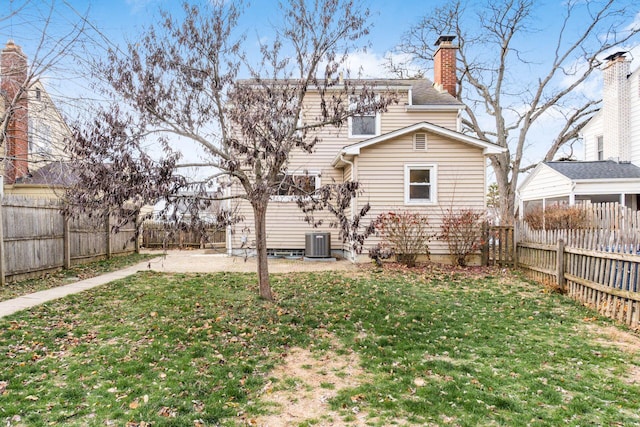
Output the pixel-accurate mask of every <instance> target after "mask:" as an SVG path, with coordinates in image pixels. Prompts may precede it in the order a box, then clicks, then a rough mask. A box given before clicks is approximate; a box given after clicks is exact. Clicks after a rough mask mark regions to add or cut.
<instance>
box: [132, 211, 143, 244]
mask: <svg viewBox="0 0 640 427" xmlns="http://www.w3.org/2000/svg"><path fill="white" fill-rule="evenodd" d="M139 217H140V213H139V212H137V213H136V217H135V218H134V219H133V223H134V225H135V228H136V231H135V233H134V238H135V239H136V242H135V244H134V251H135V253H137V254H139V253H140V229H141V228H142V221H140V218H139Z"/></svg>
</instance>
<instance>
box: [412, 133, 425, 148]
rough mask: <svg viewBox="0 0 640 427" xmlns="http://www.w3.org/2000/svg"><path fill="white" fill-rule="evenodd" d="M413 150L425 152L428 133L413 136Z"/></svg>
mask: <svg viewBox="0 0 640 427" xmlns="http://www.w3.org/2000/svg"><path fill="white" fill-rule="evenodd" d="M413 149H414V150H416V151H425V150H426V149H427V134H426V133H416V134H414V135H413Z"/></svg>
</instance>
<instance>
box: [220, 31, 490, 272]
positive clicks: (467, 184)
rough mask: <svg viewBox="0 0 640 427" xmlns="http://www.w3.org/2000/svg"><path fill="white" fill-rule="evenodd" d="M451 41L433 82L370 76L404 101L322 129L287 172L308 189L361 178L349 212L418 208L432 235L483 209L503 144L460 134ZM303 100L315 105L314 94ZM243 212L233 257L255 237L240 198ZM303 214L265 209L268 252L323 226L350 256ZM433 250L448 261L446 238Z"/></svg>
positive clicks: (298, 245) (285, 205) (443, 41)
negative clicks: (465, 212)
mask: <svg viewBox="0 0 640 427" xmlns="http://www.w3.org/2000/svg"><path fill="white" fill-rule="evenodd" d="M452 40H453V37H450V36H443V37H440V38H439V40H438V50H437V52H436V54H435V56H434V67H435V73H434V74H435V78H434V83H432V82H431V81H429V80H428V79H410V80H406V79H405V80H403V79H379V80H371V81H369V82H368V83H369V84H370V85H372V86H373V87H375V88H376V89H377V90H379V91H380V92H384V91H388V90H393V91H395V93H396V94H397V96H398V99H399V102H398V103H397V104H394V105H391V106H389V107H388V110H387V111H385V112H383V113H378V114H371V115H364V116H357V117H352V118H350V119H349V120H348V123H347V126H343V127H341V128H339V129H336V128H334V127H327V128H326V129H323V130H322V131H321V132H322V134H321V142H320V143H319V144H318V145H317V146H316V149H315V151H314V152H313V153H312V154H305V153H302V152H296V153H293V154H292V156H291V158H290V161H289V165H288V168H289V169H288V173H289V174H291V175H292V176H294V177H295V176H296V174H297V175H298V176H300V177H301V181H302V180H304V181H305V182H304V184H305V185H308V186H309V187H310V188H313V187H316V188H317V187H319V186H320V185H322V184H323V183H331V182H339V183H340V182H346V181H350V180H351V181H358V182H359V183H360V184H361V188H362V189H363V190H364V192H363V194H362V195H361V196H359V197H357V198H355V199H354V200H352V202H351V204H352V206H351V211H352V212H358V211H359V210H360V209H361V208H362V206H363V205H364V204H365V203H367V202H368V203H370V205H371V212H370V213H369V214H368V217H369V219H373V218H375V217H376V216H377V215H378V214H380V213H384V212H389V211H396V212H400V211H411V212H420V213H423V214H427V215H428V217H429V219H430V224H431V226H432V227H433V231H434V233H435V232H437V231H439V227H440V225H441V218H442V216H443V215H444V214H445V212H446V211H447V210H448V209H454V210H455V209H459V208H473V209H478V210H484V209H485V206H486V203H485V194H486V165H487V162H486V157H487V156H488V155H490V154H495V153H500V152H502V151H503V149H502V148H500V147H498V146H497V145H494V144H490V143H486V142H484V141H481V140H479V139H477V138H474V137H471V136H468V135H465V134H463V133H461V131H460V130H461V122H460V116H461V113H462V111H463V109H464V108H465V106H464V105H463V104H462V103H461V102H459V101H458V100H457V99H456V97H455V91H456V82H457V80H456V51H457V47H456V46H455V45H454V44H453V43H452ZM316 99H317V96H316ZM306 100H308V101H309V108H314V107H313V100H314V94H313V92H312V91H310V92H309V93H308V94H307V97H306V98H305V101H306ZM239 213H240V215H242V216H243V217H244V218H245V220H244V221H243V222H242V223H240V224H238V225H236V226H235V227H233V228H230V229H229V230H228V235H227V249H228V252H229V254H238V253H242V252H243V251H244V249H242V248H244V247H246V246H247V243H248V242H251V241H252V240H253V235H252V231H251V230H253V228H254V227H253V221H252V218H253V214H252V212H251V208H250V206H249V204H248V203H240V205H239ZM303 218H304V215H303V214H302V213H301V212H300V211H299V210H298V208H297V206H296V203H295V201H293V200H292V199H291V198H287V197H286V196H281V197H275V198H274V199H273V200H272V202H271V203H270V204H269V208H268V211H267V227H266V228H267V247H268V248H269V250H270V251H272V252H281V253H285V254H286V253H287V252H290V253H293V254H296V253H300V252H301V251H303V250H304V249H305V235H306V233H309V232H317V231H326V232H330V233H331V248H332V250H333V252H334V253H336V252H337V253H340V254H341V255H348V254H347V252H348V251H347V246H345V245H343V243H342V242H341V241H339V240H338V233H337V231H336V230H333V229H331V228H328V227H324V228H322V227H321V228H320V229H313V228H311V226H310V225H308V224H307V223H306V222H305V221H304V220H303ZM326 223H328V221H327V222H326ZM376 243H377V238H376V237H373V238H370V240H369V241H368V242H367V244H366V245H365V247H371V246H373V245H375V244H376ZM430 249H431V255H432V258H436V259H442V260H443V261H446V260H448V258H446V257H447V256H448V249H447V247H446V243H444V242H440V241H437V240H435V239H434V240H433V241H432V244H431V245H430Z"/></svg>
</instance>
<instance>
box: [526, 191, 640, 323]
mask: <svg viewBox="0 0 640 427" xmlns="http://www.w3.org/2000/svg"><path fill="white" fill-rule="evenodd" d="M583 209H585V211H586V218H587V223H586V228H582V229H574V230H533V229H531V228H530V227H529V226H528V225H527V224H526V223H524V222H522V223H518V224H517V226H516V230H515V236H516V237H515V239H516V244H515V247H516V251H515V254H514V256H515V260H516V261H515V264H516V265H517V266H518V267H519V268H520V269H521V270H522V271H523V272H524V273H525V275H526V276H527V277H529V278H530V279H533V280H535V281H538V282H540V283H543V284H545V285H548V286H552V287H555V288H557V289H559V290H561V291H562V292H565V293H566V294H567V295H568V296H569V297H571V298H573V299H575V300H576V301H579V302H581V303H582V304H584V305H586V306H589V307H591V308H594V309H595V310H597V311H598V312H599V313H601V314H603V315H605V316H607V317H610V318H613V319H616V320H619V321H621V322H624V323H626V324H627V325H628V326H629V327H631V328H633V329H640V285H639V282H640V212H637V211H632V210H631V209H629V208H626V207H624V206H620V205H618V204H617V203H604V204H593V205H584V206H583Z"/></svg>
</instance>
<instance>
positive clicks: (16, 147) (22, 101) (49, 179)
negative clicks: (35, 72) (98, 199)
mask: <svg viewBox="0 0 640 427" xmlns="http://www.w3.org/2000/svg"><path fill="white" fill-rule="evenodd" d="M29 77H30V75H29V64H28V61H27V56H26V55H25V54H24V53H23V51H22V49H21V48H20V46H18V45H16V44H15V43H14V42H13V41H9V42H8V43H7V44H6V46H5V47H4V48H3V49H2V51H1V52H0V83H1V85H0V87H1V93H0V118H2V119H7V120H6V125H3V126H2V130H3V132H4V138H3V140H4V142H3V144H2V146H1V147H0V153H1V154H2V162H0V173H1V175H2V177H3V181H4V192H5V193H7V194H20V195H38V196H48V197H51V196H54V195H55V194H54V190H55V187H61V186H64V185H66V184H68V180H69V174H68V167H67V164H66V163H65V160H66V159H67V156H66V154H65V152H64V147H65V145H66V144H67V143H68V141H69V140H70V138H71V131H70V130H69V128H68V126H67V124H66V123H65V121H64V119H63V117H62V115H61V114H60V112H59V110H58V109H57V108H56V106H55V104H54V102H53V101H52V99H51V98H50V96H49V94H48V93H47V92H46V90H45V88H44V86H43V84H42V82H41V81H38V80H36V81H32V80H31V79H30V78H29ZM9 112H11V114H9ZM4 121H5V120H3V122H4Z"/></svg>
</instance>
